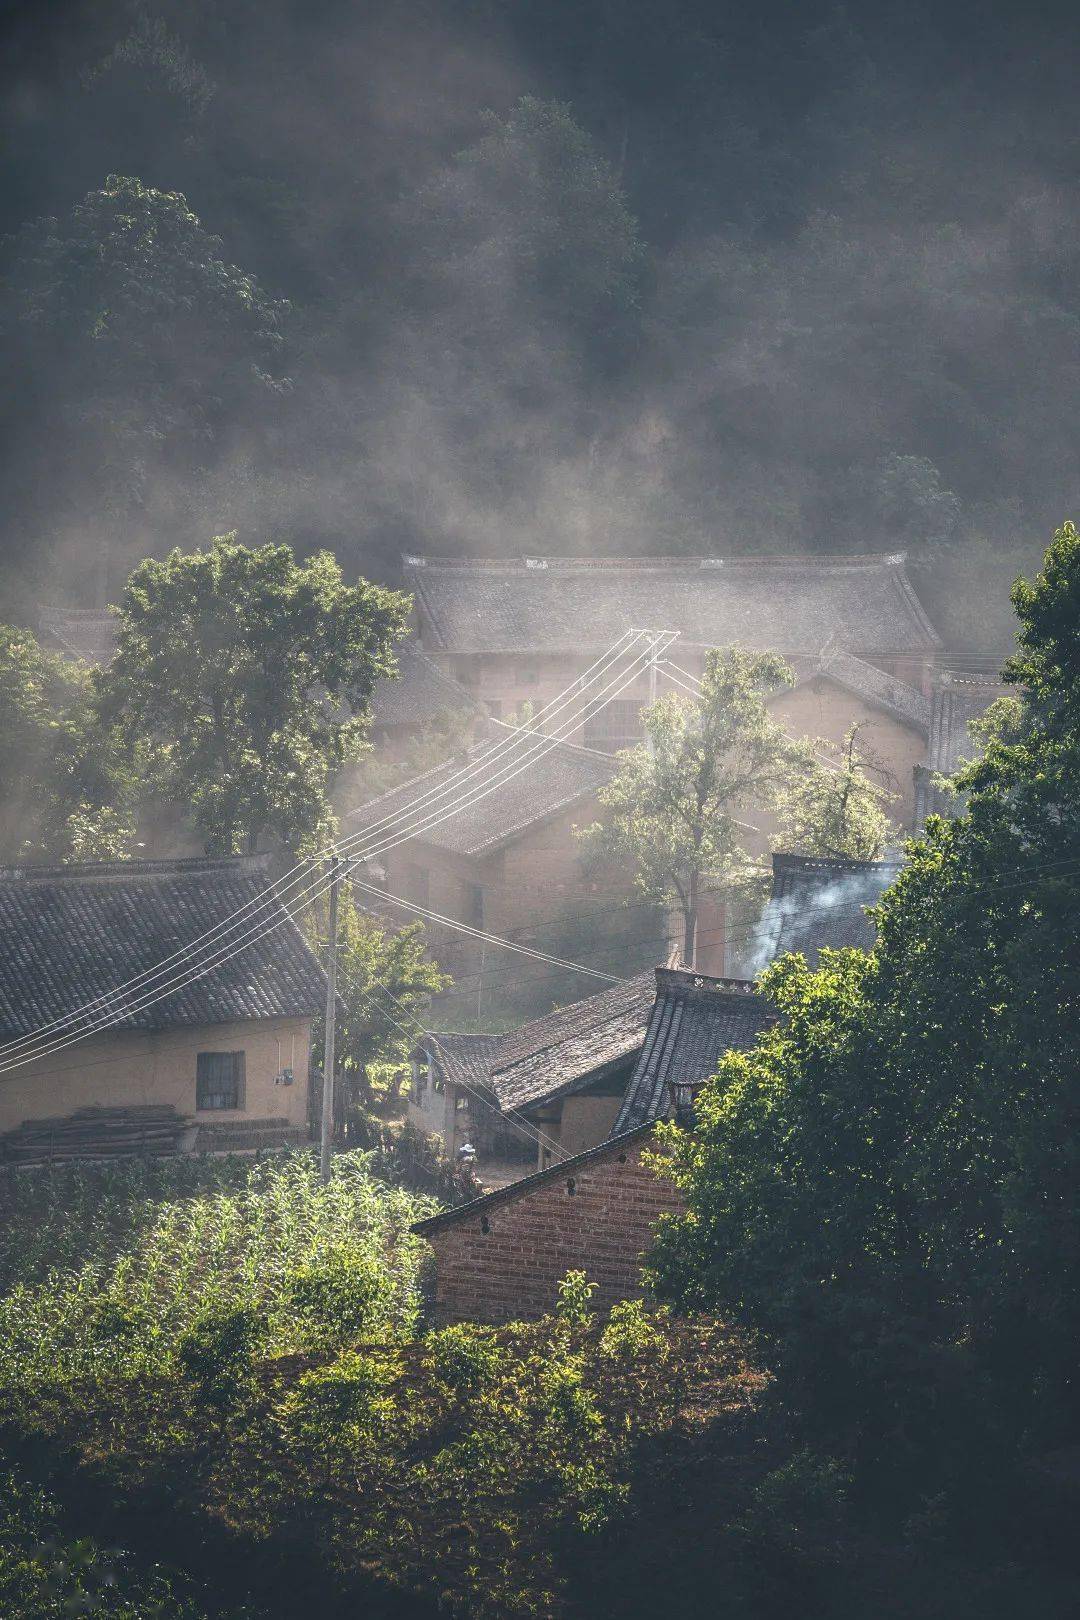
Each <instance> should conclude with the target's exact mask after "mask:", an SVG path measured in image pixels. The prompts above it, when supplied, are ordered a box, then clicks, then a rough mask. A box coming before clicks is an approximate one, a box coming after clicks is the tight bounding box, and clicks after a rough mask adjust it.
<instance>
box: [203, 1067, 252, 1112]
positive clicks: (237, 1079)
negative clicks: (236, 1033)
mask: <svg viewBox="0 0 1080 1620" xmlns="http://www.w3.org/2000/svg"><path fill="white" fill-rule="evenodd" d="M243 1106H244V1054H243V1052H200V1053H199V1055H198V1057H197V1058H196V1060H195V1108H196V1110H197V1111H202V1110H204V1109H213V1108H243Z"/></svg>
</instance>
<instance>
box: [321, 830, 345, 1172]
mask: <svg viewBox="0 0 1080 1620" xmlns="http://www.w3.org/2000/svg"><path fill="white" fill-rule="evenodd" d="M340 888H341V857H340V856H338V855H335V856H334V857H333V858H332V860H331V863H330V941H329V945H328V947H327V952H326V1018H325V1020H324V1023H325V1031H324V1039H323V1082H322V1120H321V1121H320V1131H319V1174H320V1175H321V1176H322V1179H323V1180H324V1181H329V1180H330V1149H331V1146H332V1145H333V1140H334V1056H335V1054H334V1038H335V1035H336V1033H337V933H338V892H339V890H340Z"/></svg>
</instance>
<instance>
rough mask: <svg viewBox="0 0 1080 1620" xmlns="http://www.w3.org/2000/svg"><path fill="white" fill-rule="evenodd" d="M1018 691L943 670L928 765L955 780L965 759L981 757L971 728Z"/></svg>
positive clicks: (982, 677)
mask: <svg viewBox="0 0 1080 1620" xmlns="http://www.w3.org/2000/svg"><path fill="white" fill-rule="evenodd" d="M1015 690H1016V689H1015V687H1010V686H1006V685H1005V683H1004V681H999V680H996V679H993V678H991V677H988V676H985V675H969V674H967V673H965V672H964V671H962V670H952V669H943V670H942V671H941V673H940V674H939V675H938V677H937V679H936V681H935V682H934V697H933V713H932V716H931V721H930V748H929V751H928V755H927V765H928V766H929V768H930V770H932V771H940V772H941V773H942V775H944V776H951V775H952V773H953V771H955V770H956V768H957V766H958V765H959V764H960V761H961V759H974V758H975V757H976V755H977V753H978V750H977V748H976V746H975V743H974V741H973V739H972V736H971V733H970V731H969V730H968V725H969V724H970V722H971V721H972V720H977V719H978V718H979V716H980V715H982V714H985V713H986V711H987V709H988V708H989V707H990V705H991V703H993V702H994V701H995V699H997V698H999V697H1003V696H1004V695H1005V694H1006V693H1007V692H1012V691H1015Z"/></svg>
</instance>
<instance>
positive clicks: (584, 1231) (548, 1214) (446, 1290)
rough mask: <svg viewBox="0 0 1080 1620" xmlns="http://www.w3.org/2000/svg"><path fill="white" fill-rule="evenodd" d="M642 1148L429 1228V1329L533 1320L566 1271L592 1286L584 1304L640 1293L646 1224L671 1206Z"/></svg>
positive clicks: (671, 1191)
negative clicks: (581, 1275) (432, 1266)
mask: <svg viewBox="0 0 1080 1620" xmlns="http://www.w3.org/2000/svg"><path fill="white" fill-rule="evenodd" d="M647 1147H648V1138H647V1137H646V1138H645V1139H644V1140H642V1141H635V1142H630V1143H628V1144H626V1145H625V1146H623V1147H619V1145H618V1144H614V1145H613V1146H612V1147H611V1148H610V1149H609V1150H607V1151H606V1152H604V1153H602V1154H599V1155H597V1156H596V1157H595V1158H592V1159H589V1160H587V1161H586V1162H585V1163H584V1164H581V1165H577V1166H575V1165H574V1164H572V1163H571V1164H569V1165H568V1166H566V1167H562V1166H560V1167H559V1171H558V1172H557V1173H553V1174H552V1175H550V1176H549V1177H546V1178H545V1179H544V1180H543V1181H540V1182H538V1183H536V1184H535V1185H533V1186H532V1187H529V1188H527V1189H526V1190H524V1191H523V1192H521V1193H520V1194H518V1195H517V1196H516V1197H514V1198H509V1199H507V1200H506V1201H504V1202H496V1203H494V1204H492V1205H489V1206H488V1207H487V1208H485V1209H480V1210H477V1211H476V1213H475V1214H472V1215H467V1216H462V1217H461V1218H460V1219H459V1220H457V1221H454V1222H453V1223H452V1224H451V1225H448V1226H445V1227H442V1228H441V1229H439V1230H437V1231H435V1232H432V1233H431V1234H430V1236H429V1238H428V1241H429V1242H430V1244H431V1246H432V1248H433V1249H434V1251H435V1294H434V1319H435V1322H436V1323H437V1325H438V1326H440V1327H442V1326H445V1325H446V1324H447V1323H449V1322H509V1321H515V1320H518V1321H532V1320H535V1319H536V1318H537V1317H539V1316H543V1315H544V1314H545V1312H547V1311H550V1310H551V1309H552V1308H553V1306H554V1304H555V1301H556V1299H557V1297H558V1284H559V1281H560V1279H561V1278H562V1277H564V1276H565V1275H566V1273H567V1272H568V1271H570V1270H583V1271H586V1272H587V1273H588V1275H589V1278H590V1281H592V1282H595V1283H597V1284H599V1287H598V1289H597V1292H596V1294H595V1295H594V1296H593V1299H594V1303H595V1304H596V1305H597V1306H599V1307H600V1308H607V1307H609V1306H611V1305H613V1304H614V1303H615V1302H616V1301H617V1300H620V1299H630V1298H634V1297H637V1296H639V1295H641V1293H642V1292H643V1289H642V1285H641V1255H642V1254H643V1253H644V1252H645V1251H646V1250H647V1249H648V1248H649V1246H650V1243H651V1234H652V1226H653V1223H654V1222H655V1220H656V1218H657V1216H659V1215H661V1214H663V1213H665V1212H666V1211H675V1210H678V1209H680V1208H681V1201H680V1199H679V1195H678V1193H677V1192H676V1190H675V1188H674V1187H673V1186H672V1185H671V1183H670V1182H668V1181H665V1180H664V1179H663V1178H662V1177H661V1176H658V1175H657V1174H656V1172H655V1171H653V1170H651V1169H649V1168H648V1167H647V1166H646V1165H645V1164H643V1163H642V1157H641V1155H642V1150H643V1148H647ZM570 1178H572V1179H573V1182H574V1192H573V1193H571V1192H570V1191H569V1190H568V1187H567V1182H568V1180H569V1179H570ZM482 1221H486V1223H487V1227H488V1230H487V1231H486V1232H485V1231H484V1230H483V1229H482V1224H481V1223H482Z"/></svg>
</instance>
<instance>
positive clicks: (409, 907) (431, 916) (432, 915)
mask: <svg viewBox="0 0 1080 1620" xmlns="http://www.w3.org/2000/svg"><path fill="white" fill-rule="evenodd" d="M352 881H353V884H354V885H355V887H356V888H358V889H362V890H363V891H364V893H365V894H373V895H376V896H377V897H378V898H379V899H380V900H389V901H390V902H391V903H392V904H393V905H395V906H401V907H402V908H403V909H404V910H406V911H411V912H414V913H415V914H416V915H417V916H418V917H424V918H426V919H427V920H428V921H430V922H435V923H439V924H441V925H442V926H443V927H445V928H453V929H455V930H456V931H457V932H459V933H462V934H468V935H469V937H470V938H472V939H482V940H484V941H485V942H486V943H487V944H489V945H502V946H503V947H504V949H506V950H508V951H520V953H521V954H522V956H531V957H534V958H535V959H536V960H537V961H538V962H549V963H551V964H552V965H553V966H554V967H560V968H569V969H571V970H572V971H573V972H575V973H585V974H587V975H588V976H589V977H590V978H593V979H606V980H607V981H608V982H609V983H610V984H625V982H626V980H625V979H623V978H620V976H619V975H618V974H615V973H601V972H600V970H599V969H598V968H591V967H585V966H584V964H583V963H581V962H571V961H568V960H567V959H566V958H565V957H561V956H552V955H550V954H549V953H548V952H547V951H537V950H534V949H532V947H531V946H529V945H518V944H516V943H515V942H514V941H513V940H512V939H504V938H503V937H502V935H501V934H489V933H488V932H487V931H486V930H485V929H483V928H474V927H472V925H471V924H470V923H463V922H458V921H457V920H456V919H455V918H453V917H445V916H443V915H442V913H441V912H438V911H431V910H429V908H428V907H427V906H420V905H417V904H416V902H415V901H413V900H402V899H401V898H400V897H399V896H398V895H396V894H389V893H388V892H387V891H386V890H385V889H377V888H376V887H375V886H374V884H371V883H361V882H360V880H359V879H358V878H353V880H352Z"/></svg>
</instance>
